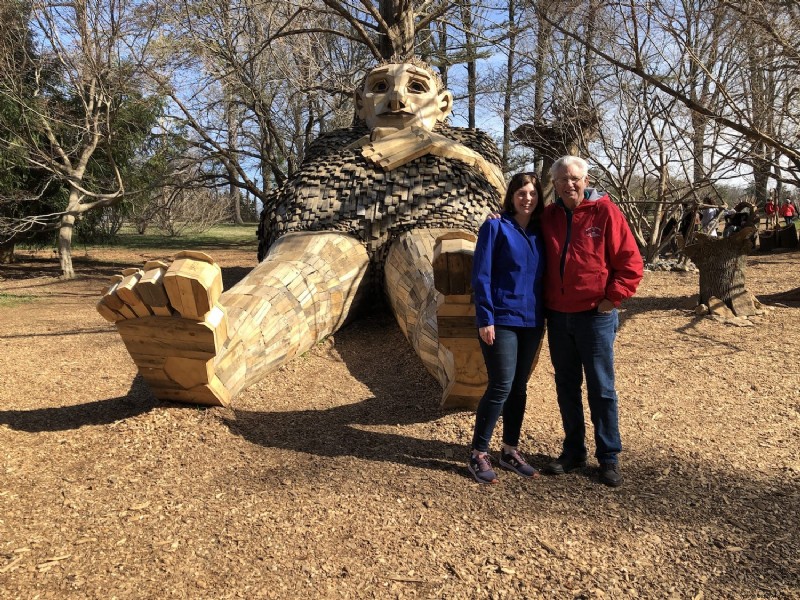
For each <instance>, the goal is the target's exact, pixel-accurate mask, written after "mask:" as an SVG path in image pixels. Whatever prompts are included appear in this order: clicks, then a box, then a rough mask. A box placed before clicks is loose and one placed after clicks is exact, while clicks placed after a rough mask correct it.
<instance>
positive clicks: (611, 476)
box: [600, 463, 622, 487]
mask: <svg viewBox="0 0 800 600" xmlns="http://www.w3.org/2000/svg"><path fill="white" fill-rule="evenodd" d="M600 483H603V484H605V485H608V486H611V487H619V486H621V485H622V473H620V472H619V465H618V464H617V463H602V464H601V465H600Z"/></svg>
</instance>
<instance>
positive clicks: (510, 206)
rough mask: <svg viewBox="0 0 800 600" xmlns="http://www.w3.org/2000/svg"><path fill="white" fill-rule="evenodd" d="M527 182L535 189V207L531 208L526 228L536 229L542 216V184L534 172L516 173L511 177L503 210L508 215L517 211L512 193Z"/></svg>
mask: <svg viewBox="0 0 800 600" xmlns="http://www.w3.org/2000/svg"><path fill="white" fill-rule="evenodd" d="M529 183H532V184H533V188H534V189H535V190H536V198H537V202H536V208H534V209H533V214H532V215H531V222H530V223H528V229H538V228H539V218H540V217H541V216H542V211H544V192H543V191H542V184H541V182H540V181H539V176H538V175H537V174H536V173H517V174H516V175H514V176H513V177H512V178H511V181H509V182H508V187H507V188H506V197H505V199H504V200H503V210H504V211H505V212H506V213H508V214H509V215H513V214H514V213H516V212H517V211H516V210H515V209H514V194H516V193H517V190H519V189H520V188H523V187H525V186H526V185H528V184H529Z"/></svg>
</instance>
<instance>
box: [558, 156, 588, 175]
mask: <svg viewBox="0 0 800 600" xmlns="http://www.w3.org/2000/svg"><path fill="white" fill-rule="evenodd" d="M572 165H575V166H576V167H578V168H579V169H580V170H581V177H586V176H587V175H588V174H589V163H587V162H586V161H585V160H583V159H582V158H581V157H580V156H572V155H571V154H568V155H566V156H562V157H561V158H559V159H558V160H556V162H554V163H553V166H552V167H550V178H551V179H555V178H556V173H558V171H559V170H560V169H562V168H563V169H566V168H567V167H571V166H572Z"/></svg>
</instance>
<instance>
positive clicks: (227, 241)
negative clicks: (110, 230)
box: [75, 223, 258, 250]
mask: <svg viewBox="0 0 800 600" xmlns="http://www.w3.org/2000/svg"><path fill="white" fill-rule="evenodd" d="M257 228H258V225H257V224H256V223H247V224H245V225H232V224H225V225H215V226H214V227H212V228H211V229H209V230H207V231H204V232H203V233H196V234H189V235H182V236H177V237H170V236H166V235H163V234H161V233H159V232H157V231H156V230H155V229H153V230H152V233H151V232H149V231H148V233H146V234H145V235H139V234H138V233H136V231H135V230H134V229H133V228H132V227H123V229H122V231H120V233H119V235H117V237H116V239H115V240H114V241H113V242H111V243H104V244H83V243H76V244H75V247H76V248H83V247H85V248H107V247H114V248H130V249H131V250H143V249H147V248H162V249H165V250H191V249H193V248H211V249H213V248H247V247H251V248H253V249H255V248H257V247H258V236H257V234H256V229H257Z"/></svg>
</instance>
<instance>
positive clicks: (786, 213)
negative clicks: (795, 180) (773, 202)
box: [779, 198, 797, 225]
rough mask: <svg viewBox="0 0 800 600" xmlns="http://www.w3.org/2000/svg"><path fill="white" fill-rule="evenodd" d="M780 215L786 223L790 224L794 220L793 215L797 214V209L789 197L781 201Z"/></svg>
mask: <svg viewBox="0 0 800 600" xmlns="http://www.w3.org/2000/svg"><path fill="white" fill-rule="evenodd" d="M779 213H780V215H781V216H782V217H783V219H784V221H785V222H786V225H791V224H792V221H794V218H795V216H796V215H797V209H795V207H794V204H793V203H792V201H791V200H790V199H789V198H786V199H785V200H784V201H783V202H782V203H781V207H780V211H779Z"/></svg>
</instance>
